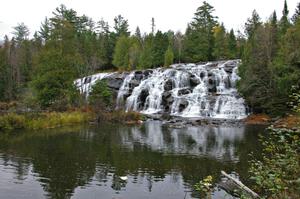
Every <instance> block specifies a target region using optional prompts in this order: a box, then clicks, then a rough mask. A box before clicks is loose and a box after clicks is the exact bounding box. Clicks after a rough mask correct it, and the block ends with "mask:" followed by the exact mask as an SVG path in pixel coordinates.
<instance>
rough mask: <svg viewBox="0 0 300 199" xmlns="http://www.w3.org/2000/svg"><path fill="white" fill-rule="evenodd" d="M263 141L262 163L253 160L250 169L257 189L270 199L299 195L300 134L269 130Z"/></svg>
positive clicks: (286, 130) (293, 131) (285, 130)
mask: <svg viewBox="0 0 300 199" xmlns="http://www.w3.org/2000/svg"><path fill="white" fill-rule="evenodd" d="M269 131H270V134H269V135H267V136H266V137H263V138H262V142H263V146H264V151H263V159H262V161H258V160H253V161H252V162H251V167H250V169H249V171H250V173H251V174H252V177H251V179H253V180H254V182H255V184H256V189H257V190H258V191H259V192H260V193H262V194H263V195H265V196H266V197H271V198H293V196H296V195H300V156H299V153H300V131H299V130H288V129H275V128H273V127H270V128H269Z"/></svg>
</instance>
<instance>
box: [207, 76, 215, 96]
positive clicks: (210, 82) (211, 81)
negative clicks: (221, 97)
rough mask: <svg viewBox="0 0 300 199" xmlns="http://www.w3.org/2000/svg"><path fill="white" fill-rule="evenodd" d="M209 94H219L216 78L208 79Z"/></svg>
mask: <svg viewBox="0 0 300 199" xmlns="http://www.w3.org/2000/svg"><path fill="white" fill-rule="evenodd" d="M208 92H211V93H215V92H217V81H216V80H215V77H213V76H211V77H210V78H209V79H208Z"/></svg>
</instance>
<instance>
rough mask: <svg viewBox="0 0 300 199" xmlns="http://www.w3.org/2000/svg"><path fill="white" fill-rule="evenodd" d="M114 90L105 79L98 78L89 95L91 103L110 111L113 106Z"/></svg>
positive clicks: (99, 108)
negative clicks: (112, 90)
mask: <svg viewBox="0 0 300 199" xmlns="http://www.w3.org/2000/svg"><path fill="white" fill-rule="evenodd" d="M112 101H113V99H112V92H111V90H110V89H109V88H108V86H107V83H106V81H105V80H98V81H97V82H96V83H95V84H94V85H93V86H92V91H91V93H90V95H89V103H90V104H91V105H92V106H94V108H96V109H97V110H102V111H109V110H111V108H112V105H113V103H112Z"/></svg>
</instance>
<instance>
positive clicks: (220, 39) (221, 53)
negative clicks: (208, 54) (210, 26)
mask: <svg viewBox="0 0 300 199" xmlns="http://www.w3.org/2000/svg"><path fill="white" fill-rule="evenodd" d="M214 41H215V46H214V49H213V50H214V51H213V57H214V58H216V59H217V60H222V59H225V58H226V57H227V54H228V50H227V49H228V46H227V40H226V30H225V27H224V25H223V24H221V25H220V26H216V27H215V28H214Z"/></svg>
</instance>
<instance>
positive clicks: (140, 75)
mask: <svg viewBox="0 0 300 199" xmlns="http://www.w3.org/2000/svg"><path fill="white" fill-rule="evenodd" d="M143 78H144V74H143V71H135V73H134V79H136V80H138V81H141V80H142V79H143Z"/></svg>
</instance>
